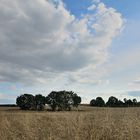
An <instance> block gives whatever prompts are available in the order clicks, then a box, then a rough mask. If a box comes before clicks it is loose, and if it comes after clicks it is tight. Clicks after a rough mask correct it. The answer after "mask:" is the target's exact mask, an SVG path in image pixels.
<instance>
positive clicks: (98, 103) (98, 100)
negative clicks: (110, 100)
mask: <svg viewBox="0 0 140 140" xmlns="http://www.w3.org/2000/svg"><path fill="white" fill-rule="evenodd" d="M96 106H98V107H102V106H105V101H104V100H103V98H102V97H97V98H96Z"/></svg>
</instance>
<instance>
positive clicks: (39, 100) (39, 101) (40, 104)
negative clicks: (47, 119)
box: [35, 94, 46, 111]
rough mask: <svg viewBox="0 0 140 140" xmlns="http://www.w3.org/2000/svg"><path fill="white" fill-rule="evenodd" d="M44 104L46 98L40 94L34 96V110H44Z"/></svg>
mask: <svg viewBox="0 0 140 140" xmlns="http://www.w3.org/2000/svg"><path fill="white" fill-rule="evenodd" d="M45 103H46V98H45V97H44V96H42V95H41V94H38V95H35V109H36V110H39V111H41V110H44V107H45Z"/></svg>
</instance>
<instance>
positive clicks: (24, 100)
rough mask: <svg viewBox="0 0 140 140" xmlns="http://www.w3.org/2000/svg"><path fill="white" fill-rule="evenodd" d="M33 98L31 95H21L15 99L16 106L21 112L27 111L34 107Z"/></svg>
mask: <svg viewBox="0 0 140 140" xmlns="http://www.w3.org/2000/svg"><path fill="white" fill-rule="evenodd" d="M34 101H35V100H34V96H33V95H31V94H23V95H20V96H19V97H17V99H16V104H17V106H19V107H20V108H21V109H22V110H29V109H32V108H33V107H34V104H35V102H34Z"/></svg>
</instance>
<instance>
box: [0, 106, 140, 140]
mask: <svg viewBox="0 0 140 140" xmlns="http://www.w3.org/2000/svg"><path fill="white" fill-rule="evenodd" d="M0 140H140V108H93V107H88V106H81V107H80V111H76V110H75V111H71V112H49V111H44V112H35V111H21V110H19V109H18V108H14V107H13V108H8V107H6V108H5V107H3V108H2V107H1V108H0Z"/></svg>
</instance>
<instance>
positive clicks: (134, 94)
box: [128, 91, 140, 97]
mask: <svg viewBox="0 0 140 140" xmlns="http://www.w3.org/2000/svg"><path fill="white" fill-rule="evenodd" d="M128 95H129V96H133V97H140V91H129V92H128Z"/></svg>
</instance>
